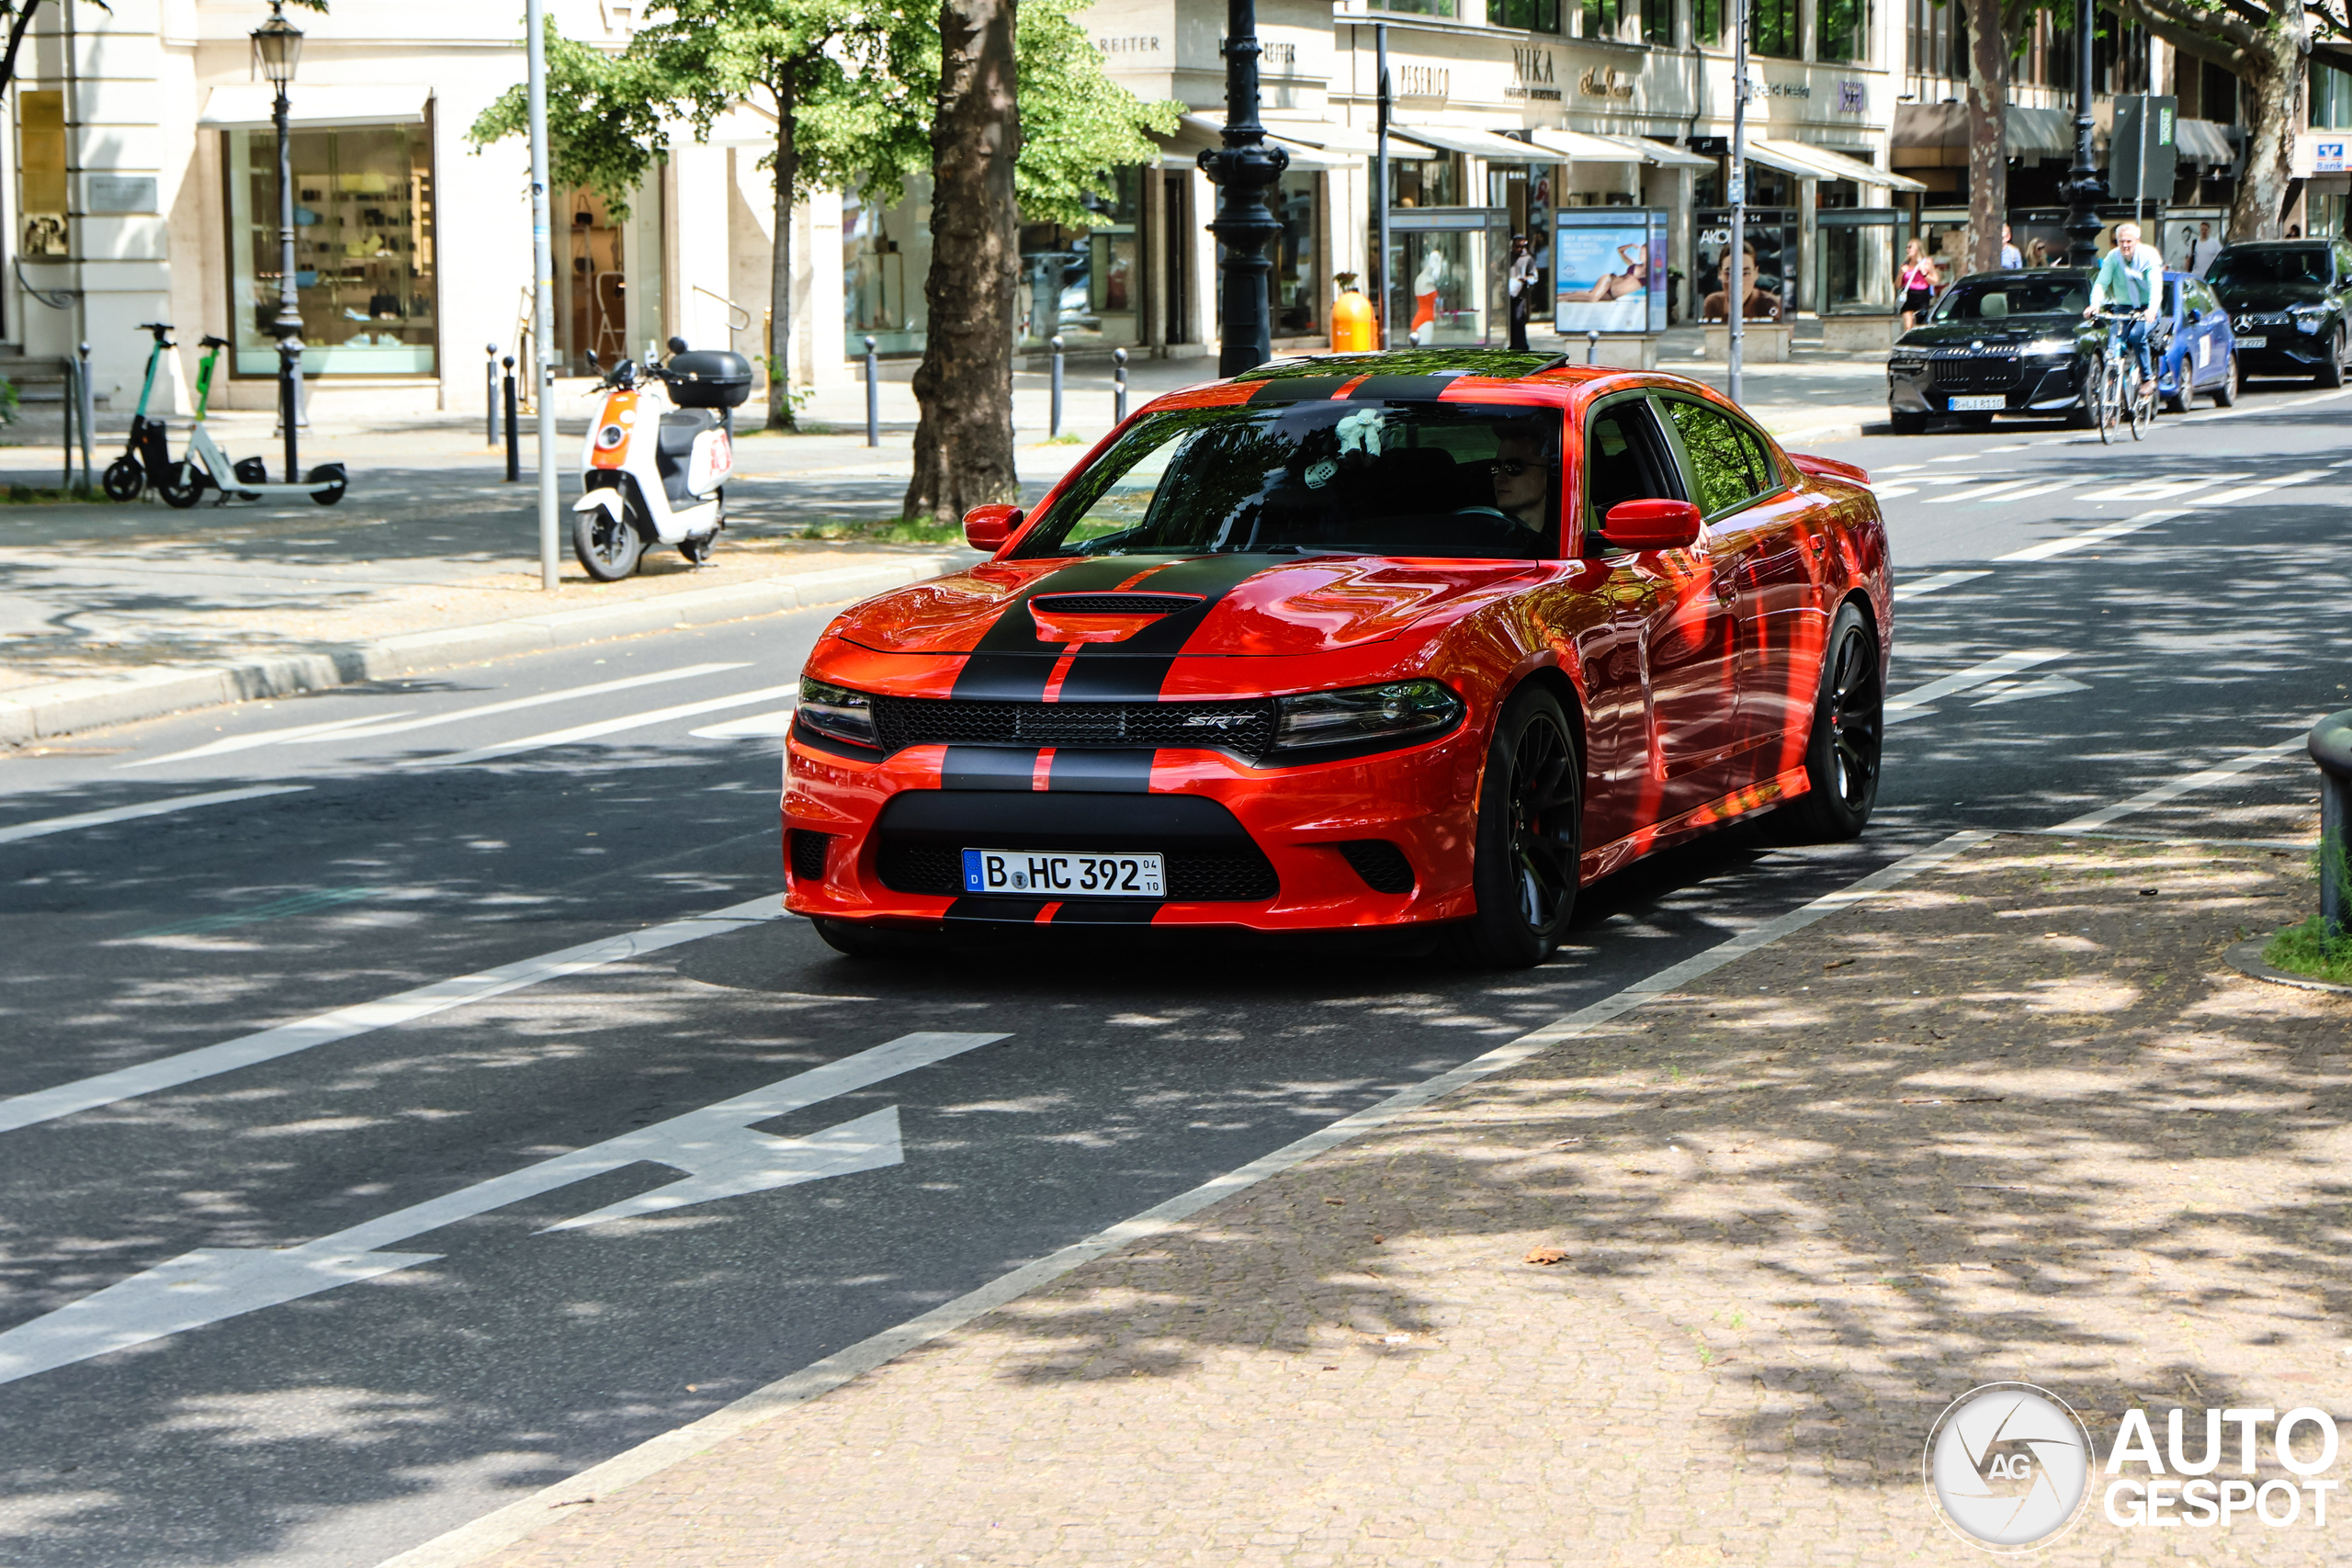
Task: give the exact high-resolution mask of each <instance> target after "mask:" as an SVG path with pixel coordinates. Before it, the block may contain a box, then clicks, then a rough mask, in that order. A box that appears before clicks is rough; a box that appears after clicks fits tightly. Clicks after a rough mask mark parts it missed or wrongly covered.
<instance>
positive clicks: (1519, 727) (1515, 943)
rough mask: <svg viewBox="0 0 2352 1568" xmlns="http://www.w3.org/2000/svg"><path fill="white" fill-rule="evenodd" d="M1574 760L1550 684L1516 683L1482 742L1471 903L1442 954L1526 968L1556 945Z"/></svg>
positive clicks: (1577, 771) (1568, 876) (1577, 780)
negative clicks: (1474, 907)
mask: <svg viewBox="0 0 2352 1568" xmlns="http://www.w3.org/2000/svg"><path fill="white" fill-rule="evenodd" d="M1583 814H1584V761H1583V759H1582V758H1581V757H1579V756H1578V755H1577V746H1576V737H1575V732H1574V731H1572V730H1571V729H1570V728H1568V721H1567V716H1566V715H1565V714H1563V713H1562V712H1561V711H1560V705H1559V704H1558V703H1557V702H1555V700H1553V697H1552V694H1550V693H1548V692H1546V691H1544V689H1543V688H1542V687H1540V686H1521V688H1520V689H1519V690H1518V691H1517V692H1515V693H1513V694H1511V698H1510V701H1509V702H1507V703H1505V704H1504V705H1503V711H1502V716H1500V717H1499V718H1498V719H1497V720H1496V721H1495V734H1494V739H1491V740H1489V741H1488V742H1487V768H1486V777H1485V778H1484V780H1483V781H1481V783H1480V784H1479V788H1478V829H1477V839H1476V847H1475V849H1474V850H1473V855H1474V857H1475V858H1474V859H1473V862H1472V865H1471V875H1470V885H1471V889H1472V891H1473V892H1474V893H1475V894H1476V897H1477V901H1478V908H1477V912H1476V914H1474V915H1472V916H1471V917H1470V918H1469V919H1466V920H1464V921H1463V922H1461V923H1460V924H1459V925H1457V926H1455V927H1453V929H1452V930H1451V931H1448V932H1447V933H1446V952H1447V955H1448V956H1449V957H1451V958H1453V960H1454V961H1455V962H1457V963H1461V964H1470V965H1473V966H1475V967H1477V968H1481V969H1527V968H1532V967H1533V966H1534V965H1536V964H1541V963H1543V962H1544V960H1545V959H1546V958H1549V957H1550V956H1551V955H1552V951H1553V949H1555V948H1556V947H1558V946H1559V945H1560V938H1561V937H1562V936H1563V935H1564V934H1565V933H1566V931H1567V929H1568V921H1569V919H1571V918H1572V917H1573V916H1574V915H1575V913H1576V905H1577V874H1578V860H1579V852H1580V843H1581V840H1580V837H1579V833H1580V828H1581V822H1582V818H1583Z"/></svg>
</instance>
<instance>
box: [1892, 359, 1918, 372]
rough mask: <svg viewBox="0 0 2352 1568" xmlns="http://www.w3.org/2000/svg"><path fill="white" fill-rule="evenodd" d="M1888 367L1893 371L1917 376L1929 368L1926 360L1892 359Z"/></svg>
mask: <svg viewBox="0 0 2352 1568" xmlns="http://www.w3.org/2000/svg"><path fill="white" fill-rule="evenodd" d="M1886 367H1887V368H1888V369H1889V370H1892V371H1897V372H1903V373H1907V374H1912V375H1916V374H1917V373H1918V372H1919V371H1922V370H1925V369H1926V368H1927V367H1928V362H1927V361H1926V360H1924V359H1890V360H1888V361H1887V362H1886Z"/></svg>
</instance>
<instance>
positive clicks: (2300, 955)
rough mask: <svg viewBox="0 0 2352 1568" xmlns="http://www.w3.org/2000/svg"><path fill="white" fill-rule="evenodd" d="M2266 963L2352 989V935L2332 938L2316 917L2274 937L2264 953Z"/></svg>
mask: <svg viewBox="0 0 2352 1568" xmlns="http://www.w3.org/2000/svg"><path fill="white" fill-rule="evenodd" d="M2262 961H2263V962H2264V963H2265V964H2269V965H2270V967H2272V968H2273V969H2284V970H2286V971H2287V972H2288V973H2289V974H2290V975H2307V976H2310V977H2311V978H2312V979H2314V980H2333V981H2335V983H2336V984H2338V985H2343V986H2352V932H2347V933H2346V934H2344V935H2341V936H2336V937H2330V936H2329V935H2328V934H2327V933H2326V931H2324V930H2323V929H2322V928H2321V926H2320V923H2319V917H2318V916H2317V915H2313V916H2312V918H2311V919H2308V920H2305V921H2304V922H2303V923H2302V924H2301V925H2300V926H2289V927H2288V928H2287V929H2286V930H2285V931H2280V932H2279V933H2278V935H2277V936H2274V937H2272V938H2271V939H2270V942H2269V943H2268V945H2267V946H2266V947H2264V948H2263V950H2262Z"/></svg>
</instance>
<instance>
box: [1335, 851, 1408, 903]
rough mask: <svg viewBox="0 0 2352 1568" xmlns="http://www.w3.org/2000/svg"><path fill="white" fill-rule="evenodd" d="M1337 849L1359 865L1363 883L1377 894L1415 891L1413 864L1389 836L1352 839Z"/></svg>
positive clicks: (1349, 861)
mask: <svg viewBox="0 0 2352 1568" xmlns="http://www.w3.org/2000/svg"><path fill="white" fill-rule="evenodd" d="M1331 847H1332V848H1333V849H1335V850H1337V851H1339V852H1340V854H1341V855H1343V856H1345V857H1346V859H1347V863H1349V864H1350V865H1351V866H1353V867H1355V869H1356V874H1357V875H1358V876H1361V877H1363V885H1364V886H1366V887H1369V888H1371V889H1372V890H1373V891H1374V893H1410V892H1411V891H1412V890H1413V863H1412V862H1411V861H1408V860H1407V859H1406V858H1405V852H1404V851H1402V850H1400V849H1398V848H1397V846H1396V845H1395V844H1392V843H1390V842H1389V841H1388V840H1385V839H1351V840H1348V841H1347V842H1346V843H1343V844H1333V845H1332V846H1331Z"/></svg>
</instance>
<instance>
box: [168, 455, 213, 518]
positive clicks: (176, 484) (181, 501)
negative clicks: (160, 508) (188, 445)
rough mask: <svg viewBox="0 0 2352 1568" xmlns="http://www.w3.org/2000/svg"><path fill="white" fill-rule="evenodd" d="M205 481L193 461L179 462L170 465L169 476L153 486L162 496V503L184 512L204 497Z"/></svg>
mask: <svg viewBox="0 0 2352 1568" xmlns="http://www.w3.org/2000/svg"><path fill="white" fill-rule="evenodd" d="M206 483H207V481H206V479H205V477H204V474H203V472H202V471H201V470H200V469H198V468H197V466H196V465H195V464H194V463H188V462H179V463H175V464H173V465H172V472H171V477H170V478H169V479H165V480H164V482H163V483H162V484H160V485H157V486H156V487H155V493H156V494H158V495H160V496H162V497H163V498H164V505H166V506H169V507H172V508H175V510H177V511H181V512H185V511H187V509H188V508H189V507H191V506H194V505H195V504H196V503H197V502H199V501H201V500H203V499H204V487H205V484H206Z"/></svg>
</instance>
